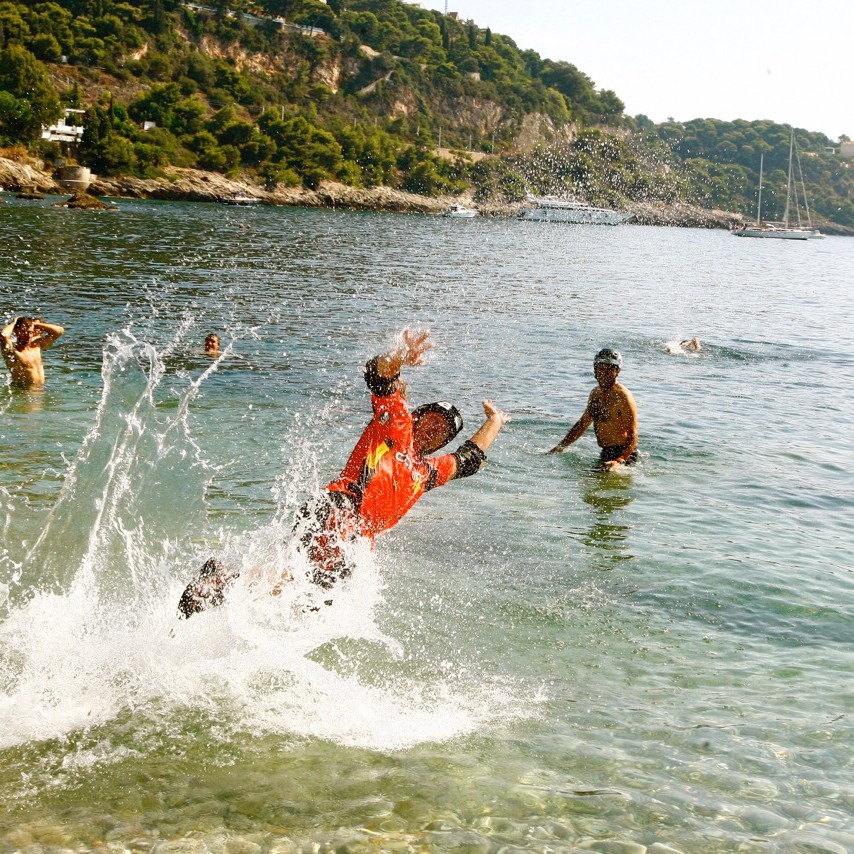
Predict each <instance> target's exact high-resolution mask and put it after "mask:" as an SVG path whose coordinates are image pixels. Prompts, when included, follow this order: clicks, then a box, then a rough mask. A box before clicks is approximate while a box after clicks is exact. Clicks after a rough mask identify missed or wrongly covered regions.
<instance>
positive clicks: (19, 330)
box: [0, 317, 65, 388]
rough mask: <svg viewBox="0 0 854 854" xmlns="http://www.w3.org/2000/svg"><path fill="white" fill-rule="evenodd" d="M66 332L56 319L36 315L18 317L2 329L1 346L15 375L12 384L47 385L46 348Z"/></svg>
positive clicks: (0, 335)
mask: <svg viewBox="0 0 854 854" xmlns="http://www.w3.org/2000/svg"><path fill="white" fill-rule="evenodd" d="M63 332H65V330H64V329H63V328H62V327H61V326H57V325H56V324H55V323H45V322H44V321H43V320H40V319H39V318H32V317H16V318H15V319H14V320H13V321H12V322H11V323H7V324H6V325H5V326H4V327H3V329H2V330H0V350H2V351H3V361H4V362H6V367H7V368H8V369H9V373H10V374H11V375H12V385H15V386H19V387H20V388H41V387H42V386H43V385H44V365H43V364H42V350H47V348H48V347H50V346H51V345H52V344H53V343H54V342H55V341H56V339H57V338H59V336H60V335H62V333H63ZM13 336H14V338H15V341H14V343H13V342H12V337H13Z"/></svg>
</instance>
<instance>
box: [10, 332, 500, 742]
mask: <svg viewBox="0 0 854 854" xmlns="http://www.w3.org/2000/svg"><path fill="white" fill-rule="evenodd" d="M185 331H186V330H179V335H182V334H184V332H185ZM173 343H174V342H173ZM169 351H170V347H169V346H167V347H166V348H163V349H161V350H159V351H158V350H157V348H155V347H154V346H153V345H152V344H151V343H148V342H145V341H141V340H139V339H138V338H137V337H136V336H135V335H134V334H133V333H132V332H131V331H130V330H129V329H126V330H123V331H121V332H118V333H115V334H111V335H110V336H108V339H107V343H106V346H105V349H104V363H103V369H102V377H103V393H102V396H101V399H100V402H99V405H98V407H97V411H96V414H95V419H94V423H93V425H92V427H91V429H90V430H89V432H88V434H87V435H86V437H85V440H84V442H83V444H82V447H81V448H80V451H79V453H78V454H77V455H76V458H75V459H74V460H73V461H72V462H71V463H70V464H69V468H68V471H67V472H66V476H65V481H64V485H63V487H62V490H61V492H60V494H59V497H58V499H57V500H56V502H55V504H54V506H53V507H52V508H51V509H50V512H49V514H48V515H47V518H46V519H45V521H44V525H43V528H42V530H41V533H40V535H39V536H38V538H37V539H36V540H35V542H34V543H33V544H32V545H31V546H29V547H26V548H25V549H24V553H23V554H22V555H20V556H19V555H15V554H12V553H10V552H8V551H7V553H5V554H3V555H2V556H0V557H2V561H3V563H4V564H5V566H4V569H5V570H8V571H6V572H4V576H6V577H11V579H12V581H11V586H9V585H5V586H4V589H3V590H2V591H0V594H1V595H0V598H2V601H0V615H2V616H0V687H2V694H0V747H3V748H5V747H10V746H14V745H23V744H27V743H32V742H40V741H44V740H46V739H64V738H67V737H69V736H70V735H71V734H73V733H75V732H77V731H80V730H85V729H87V728H91V727H96V726H99V725H102V724H108V723H109V722H111V721H114V720H115V719H116V718H118V717H119V716H123V715H125V714H131V715H134V714H135V713H137V712H140V713H141V712H142V711H144V710H148V711H149V712H150V711H151V710H152V709H156V710H157V712H156V715H155V716H154V717H155V723H154V724H145V726H149V725H154V726H156V727H157V728H158V729H168V728H169V726H170V721H171V720H172V718H173V717H179V716H180V714H181V713H183V712H185V711H186V710H197V711H200V712H203V713H205V714H211V713H214V714H215V715H217V716H220V717H223V718H224V719H226V720H227V721H228V722H229V724H228V725H229V726H230V727H232V728H237V729H242V728H245V729H248V730H250V731H252V732H268V733H274V734H282V735H288V736H297V737H315V738H323V739H329V740H332V741H334V742H337V743H341V744H347V745H356V746H364V747H371V748H374V749H380V750H396V749H401V748H404V747H407V746H411V745H413V744H417V743H420V742H424V741H434V740H441V739H447V738H451V737H454V736H458V735H461V734H465V733H469V732H472V731H473V730H475V729H477V728H478V727H480V726H482V725H483V724H484V723H486V722H487V721H489V720H494V719H495V718H496V717H498V716H504V715H508V714H511V712H510V709H512V708H513V707H514V705H515V703H514V701H513V699H512V697H510V696H508V692H507V686H506V685H505V686H502V689H501V691H500V692H499V691H498V690H496V689H494V688H493V687H492V686H490V685H488V684H487V685H483V684H481V683H480V681H479V680H476V679H468V677H461V676H460V675H459V674H454V675H452V674H448V673H447V672H444V671H442V669H441V668H437V669H436V673H437V676H436V677H435V678H433V679H429V680H427V681H425V680H424V679H423V675H422V676H419V677H417V678H415V677H413V676H412V675H411V674H410V675H407V674H405V673H404V672H403V668H401V666H400V665H402V664H404V663H405V660H406V657H407V653H406V651H405V648H404V644H403V643H402V642H400V641H398V640H397V639H395V638H394V637H391V636H389V635H388V634H386V633H385V631H384V630H383V629H382V628H381V627H380V621H381V618H382V614H383V612H384V605H385V603H384V598H383V577H382V571H381V568H380V566H379V564H378V563H377V560H376V557H375V555H374V553H373V552H372V550H371V548H370V546H369V544H367V542H364V543H360V544H358V545H357V546H356V547H355V548H356V552H355V554H354V556H353V557H354V560H355V563H356V565H357V570H356V572H355V573H354V574H353V576H352V578H350V579H348V580H347V581H346V582H344V583H342V584H340V585H339V586H338V587H336V588H335V589H334V590H333V591H331V592H327V591H323V590H320V589H319V588H317V587H316V586H315V585H312V584H310V583H309V582H308V581H307V580H306V572H307V567H306V566H305V565H304V564H303V563H302V562H301V560H302V559H301V557H300V555H299V554H298V553H297V552H296V551H295V550H294V548H293V542H292V538H291V537H290V530H291V524H292V516H293V513H292V508H293V507H295V506H297V504H298V502H299V500H300V496H298V495H297V489H295V488H294V487H298V488H299V489H302V488H304V487H305V486H306V479H307V476H306V475H305V474H303V475H302V476H295V477H294V478H293V479H292V482H289V481H288V473H287V472H286V473H284V474H283V475H282V476H281V477H280V478H279V479H278V481H277V482H275V483H273V482H271V484H270V486H271V490H272V491H273V492H274V494H275V499H276V511H275V512H274V514H273V518H272V519H271V520H270V521H269V523H268V524H266V525H263V526H261V527H255V528H253V529H250V530H247V531H234V530H228V529H225V530H223V529H218V528H216V527H215V526H212V525H211V523H210V521H209V519H208V518H207V514H206V507H205V502H204V492H205V485H206V483H207V482H208V481H209V480H210V478H211V477H212V475H213V474H214V473H215V472H216V470H217V466H216V464H215V463H214V462H212V461H209V460H207V459H205V458H204V455H203V453H202V450H201V448H200V447H199V445H198V443H197V442H196V441H195V439H194V437H193V435H192V432H191V429H190V423H189V418H188V412H189V411H190V409H191V405H192V403H193V401H194V400H195V398H196V397H197V395H198V394H199V391H200V389H201V387H202V385H203V383H204V382H205V381H206V380H207V379H208V378H209V377H210V376H212V375H213V374H214V373H215V372H216V370H217V368H218V365H219V361H218V360H217V361H213V362H211V364H210V365H209V366H208V367H207V368H206V369H205V370H204V371H202V372H201V374H200V375H199V376H198V377H197V378H196V379H195V380H191V381H188V382H187V383H186V384H185V386H184V387H183V389H182V390H181V392H180V394H179V395H178V398H177V402H175V401H172V402H171V403H169V405H166V404H165V403H164V399H165V400H166V401H168V398H169V395H166V394H164V388H163V384H164V377H165V376H166V375H167V370H166V367H165V364H166V363H165V360H166V358H167V357H168V355H169ZM285 441H287V442H288V443H289V449H290V451H291V453H290V458H291V459H293V461H294V466H295V467H297V468H299V469H301V470H302V471H303V472H313V473H314V477H315V482H314V484H313V486H314V488H315V489H316V488H317V486H318V484H317V482H316V469H317V464H316V460H313V459H312V458H311V453H312V452H311V450H310V449H309V446H308V445H307V443H301V442H300V438H299V437H298V436H296V437H295V436H290V437H287V438H286V440H285ZM294 448H297V449H301V450H300V451H298V452H297V453H296V456H295V455H294V453H293V450H294ZM308 478H310V475H309V476H308ZM304 497H305V495H304V494H303V495H302V496H301V498H304ZM7 498H8V500H11V498H9V497H7V496H4V500H6V499H7ZM8 519H9V516H8V515H7V524H8ZM176 519H177V520H180V521H179V522H176ZM212 554H216V555H217V556H218V557H220V558H221V559H222V560H223V561H224V562H225V563H226V564H228V565H230V566H235V567H239V568H240V571H241V575H240V578H239V579H238V581H237V582H236V584H235V586H234V587H233V589H232V590H231V591H230V594H229V598H228V602H227V604H226V605H225V606H224V607H222V608H219V609H216V610H214V611H210V612H206V613H202V614H199V615H195V616H194V617H193V618H192V619H189V620H179V619H178V616H177V610H176V608H177V602H178V598H179V596H180V593H181V590H182V589H183V587H184V585H185V584H186V583H187V581H188V580H189V578H190V577H191V576H192V575H193V573H194V572H195V571H196V569H197V568H198V566H199V565H200V564H201V563H202V562H203V561H204V560H205V559H206V558H207V557H209V556H211V555H212ZM283 572H288V573H290V574H291V575H292V576H293V581H292V582H291V583H288V584H285V585H283V589H282V592H281V594H280V595H278V596H273V595H270V590H271V587H272V586H273V585H274V584H275V583H276V582H277V581H278V580H279V579H280V578H281V575H282V573H283ZM330 599H331V604H326V602H327V600H330ZM344 646H346V649H344ZM422 674H423V670H422ZM142 717H148V714H146V715H143V716H142ZM140 725H141V726H143V724H140ZM119 755H120V754H116V756H119Z"/></svg>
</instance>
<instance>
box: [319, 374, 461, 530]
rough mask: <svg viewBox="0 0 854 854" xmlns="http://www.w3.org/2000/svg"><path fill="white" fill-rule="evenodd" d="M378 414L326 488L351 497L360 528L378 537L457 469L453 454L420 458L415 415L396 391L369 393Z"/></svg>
mask: <svg viewBox="0 0 854 854" xmlns="http://www.w3.org/2000/svg"><path fill="white" fill-rule="evenodd" d="M371 406H372V407H373V410H374V417H373V418H372V419H371V423H370V424H368V426H367V427H366V428H365V431H364V432H363V433H362V435H361V437H360V439H359V441H358V442H357V443H356V447H355V448H354V449H353V453H352V454H350V459H349V460H347V465H345V466H344V469H343V471H342V472H341V474H340V476H339V477H338V479H337V480H334V481H332V483H330V484H329V485H328V486H327V487H326V490H327V491H328V492H344V493H346V494H347V495H348V496H349V497H350V498H351V499H352V501H353V506H354V510H355V512H356V516H357V520H358V528H359V533H360V534H362V535H363V536H367V537H375V536H376V535H377V534H379V533H381V532H382V531H386V530H388V529H389V528H391V527H393V526H394V525H396V524H397V523H398V522H399V521H400V520H401V519H402V518H403V517H404V516H405V515H406V513H407V512H408V511H409V510H410V509H412V507H413V505H414V504H415V503H416V502H417V501H418V499H419V498H421V496H422V495H423V494H424V493H425V492H427V491H429V490H431V489H433V488H435V487H437V486H444V485H445V484H446V483H447V482H448V481H449V480H451V478H453V477H454V475H455V474H456V471H457V461H456V458H455V456H454V455H453V454H443V455H442V456H440V457H427V458H425V457H421V456H419V455H418V454H417V453H416V451H415V448H414V447H413V444H412V415H411V414H410V412H409V409H408V408H407V406H406V401H405V400H404V399H403V395H401V393H400V392H399V391H397V390H395V391H393V392H392V393H391V394H387V395H378V394H372V395H371Z"/></svg>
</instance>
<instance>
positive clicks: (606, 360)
mask: <svg viewBox="0 0 854 854" xmlns="http://www.w3.org/2000/svg"><path fill="white" fill-rule="evenodd" d="M593 364H594V365H614V367H617V368H621V367H622V366H623V357H622V356H621V355H620V354H619V352H618V351H617V350H612V349H611V348H610V347H605V348H604V349H603V350H600V351H599V352H598V353H597V354H596V355H595V356H594V357H593Z"/></svg>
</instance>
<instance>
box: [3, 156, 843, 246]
mask: <svg viewBox="0 0 854 854" xmlns="http://www.w3.org/2000/svg"><path fill="white" fill-rule="evenodd" d="M40 167H41V168H40ZM0 186H2V187H5V188H6V190H8V191H12V192H15V191H22V190H27V191H29V192H36V193H38V194H55V195H65V194H66V192H67V191H64V190H63V188H62V186H61V185H60V184H59V183H57V181H55V180H54V178H53V177H52V176H51V174H50V173H49V172H47V171H46V170H45V169H44V168H43V167H42V165H41V164H40V163H36V162H35V161H30V162H18V161H15V160H8V159H5V158H0ZM235 194H246V195H250V196H255V197H256V198H259V199H260V200H261V203H262V204H266V205H282V206H290V207H320V208H328V209H333V210H334V209H338V208H340V209H342V210H361V211H387V212H390V213H419V214H439V213H442V212H444V211H445V210H447V209H448V208H449V207H450V206H451V205H452V204H454V203H463V204H466V205H467V206H469V207H471V206H473V204H474V203H473V202H472V199H471V198H470V197H452V196H436V197H431V196H420V195H417V194H416V193H407V192H404V191H402V190H395V189H392V188H391V187H367V188H366V187H350V186H346V185H344V184H337V183H335V182H332V181H324V182H323V183H322V184H320V186H319V187H317V188H316V189H314V190H310V189H307V188H305V187H282V188H277V189H276V190H272V191H270V190H265V189H264V188H263V187H261V186H259V185H257V184H255V183H253V182H251V181H246V180H234V179H231V178H226V177H225V176H224V175H220V174H218V173H215V172H203V171H201V170H198V169H183V168H180V167H170V168H168V169H166V170H164V174H163V175H162V176H161V177H158V178H134V177H129V176H124V177H119V178H101V177H98V176H97V175H95V176H92V183H91V184H90V186H89V195H90V196H91V197H95V196H100V197H104V196H107V197H110V198H129V199H160V200H163V201H187V202H217V201H219V200H220V199H221V198H223V197H226V196H233V195H235ZM75 206H76V205H75ZM474 206H476V207H478V208H479V210H480V213H481V215H482V216H484V217H513V216H517V215H518V214H519V212H520V211H521V210H522V209H523V208H524V205H521V204H496V203H492V202H489V203H486V204H483V205H474ZM629 209H630V210H631V212H632V218H631V219H630V220H629V222H632V223H637V224H640V225H656V226H671V227H683V228H720V229H731V228H732V227H733V226H734V225H740V224H742V223H743V222H745V219H744V217H741V216H739V215H738V214H735V213H732V212H730V211H722V210H707V209H705V208H700V207H695V206H694V205H689V204H685V203H684V202H676V203H673V204H665V203H664V202H638V203H635V204H633V205H631V206H630V208H629ZM818 226H819V227H820V228H821V230H822V231H823V232H824V233H825V234H837V235H854V228H849V227H846V226H843V225H837V224H836V223H827V222H821V223H818Z"/></svg>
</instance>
